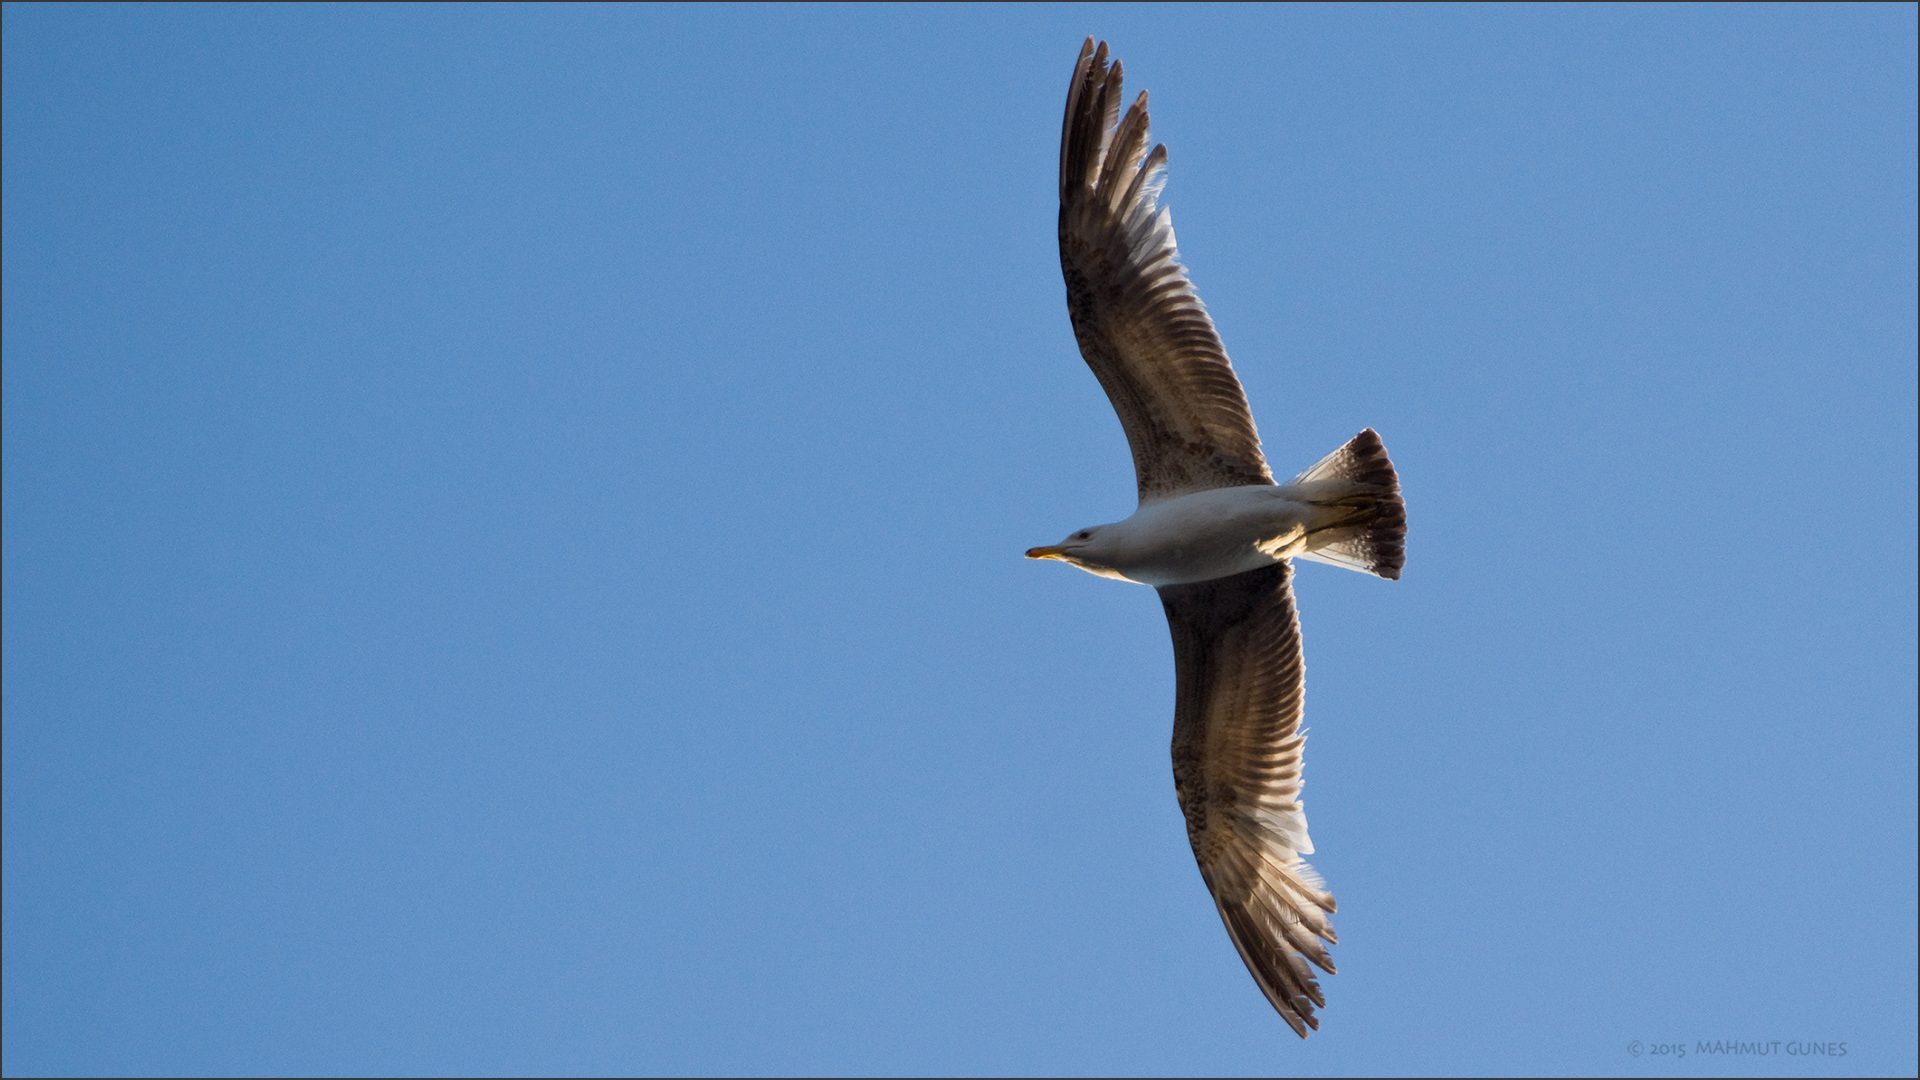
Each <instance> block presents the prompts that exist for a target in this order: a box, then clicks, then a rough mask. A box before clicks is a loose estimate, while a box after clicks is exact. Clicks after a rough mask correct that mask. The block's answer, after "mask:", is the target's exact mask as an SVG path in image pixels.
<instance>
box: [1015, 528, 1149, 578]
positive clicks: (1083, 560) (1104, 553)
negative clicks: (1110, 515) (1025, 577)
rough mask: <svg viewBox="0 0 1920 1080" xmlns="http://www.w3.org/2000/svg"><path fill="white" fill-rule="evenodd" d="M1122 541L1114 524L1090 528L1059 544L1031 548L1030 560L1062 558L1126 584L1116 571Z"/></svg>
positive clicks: (1083, 568)
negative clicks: (1115, 565)
mask: <svg viewBox="0 0 1920 1080" xmlns="http://www.w3.org/2000/svg"><path fill="white" fill-rule="evenodd" d="M1119 539H1120V538H1119V536H1117V535H1116V534H1115V531H1114V527H1113V526H1111V525H1090V526H1088V527H1087V528H1084V529H1081V530H1080V531H1078V532H1076V533H1074V534H1073V535H1072V536H1069V537H1067V538H1066V539H1065V540H1062V541H1060V542H1059V543H1057V544H1053V545H1050V546H1048V547H1037V548H1028V549H1027V558H1029V559H1058V560H1060V561H1061V562H1063V563H1067V564H1069V565H1071V566H1077V567H1079V568H1080V569H1082V570H1085V571H1086V572H1087V573H1089V574H1098V575H1100V576H1101V577H1110V578H1120V580H1122V581H1125V580H1127V579H1126V578H1124V577H1122V576H1121V574H1120V572H1119V571H1118V570H1115V569H1114V564H1115V563H1116V562H1117V561H1118V558H1119V555H1120V551H1119V548H1120V544H1119Z"/></svg>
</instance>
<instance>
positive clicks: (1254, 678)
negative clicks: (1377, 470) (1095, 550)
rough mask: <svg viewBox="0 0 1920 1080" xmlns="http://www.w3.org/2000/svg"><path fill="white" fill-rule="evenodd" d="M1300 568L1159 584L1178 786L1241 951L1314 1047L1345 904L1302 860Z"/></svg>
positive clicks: (1307, 847) (1305, 846) (1191, 832)
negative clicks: (1296, 581) (1334, 918)
mask: <svg viewBox="0 0 1920 1080" xmlns="http://www.w3.org/2000/svg"><path fill="white" fill-rule="evenodd" d="M1292 574H1293V571H1292V568H1291V566H1290V564H1288V563H1284V562H1281V563H1275V564H1274V565H1272V566H1267V567H1262V568H1261V569H1258V570H1250V571H1248V572H1247V573H1244V574H1236V575H1234V576H1233V577H1226V578H1218V579H1216V580H1213V581H1202V582H1198V583H1195V584H1192V585H1170V586H1165V587H1163V588H1161V589H1160V601H1161V603H1162V604H1163V605H1165V607H1166V609H1167V625H1168V626H1169V627H1170V628H1171V630H1172V631H1173V656H1174V670H1175V672H1176V678H1177V682H1176V686H1177V690H1176V703H1175V706H1174V714H1173V785H1174V790H1175V792H1177V793H1178V794H1179V796H1180V809H1181V811H1182V812H1184V813H1185V814H1186V817H1187V839H1188V840H1189V841H1191V842H1192V844H1193V855H1194V858H1195V859H1196V860H1198V861H1199V863H1200V876H1201V877H1202V878H1205V879H1206V882H1207V888H1208V889H1210V890H1212V892H1213V902H1214V906H1215V907H1217V908H1219V910H1220V918H1221V920H1222V921H1224V922H1225V923H1226V924H1227V933H1228V934H1229V935H1230V936H1231V937H1232V938H1233V946H1234V948H1236V949H1238V950H1240V958H1241V959H1242V960H1245V961H1246V963H1247V970H1248V971H1250V972H1252V973H1253V979H1254V981H1255V982H1257V983H1259V984H1260V989H1261V990H1262V991H1263V992H1264V993H1265V994H1266V995H1267V1000H1268V1001H1270V1002H1272V1003H1273V1007H1274V1008H1275V1009H1278V1010H1279V1011H1280V1015H1281V1017H1282V1018H1283V1019H1285V1020H1286V1022H1287V1023H1288V1024H1289V1025H1291V1026H1292V1028H1293V1030H1294V1031H1296V1032H1298V1033H1299V1034H1300V1037H1301V1038H1306V1035H1307V1029H1308V1028H1318V1027H1319V1026H1320V1023H1319V1021H1317V1020H1315V1019H1314V1017H1313V1009H1314V1006H1316V1005H1318V1006H1322V1007H1324V1006H1325V1005H1326V1003H1327V1001H1326V998H1325V997H1323V996H1321V993H1320V984H1319V983H1318V982H1317V981H1316V980H1315V978H1314V974H1313V969H1312V968H1310V967H1308V966H1307V962H1308V961H1309V960H1311V961H1312V962H1313V963H1314V964H1316V965H1318V966H1319V967H1320V968H1321V969H1322V970H1323V971H1325V972H1327V973H1328V974H1329V975H1331V974H1332V973H1333V961H1332V960H1331V959H1330V958H1329V957H1328V956H1327V944H1330V943H1332V942H1334V941H1335V940H1336V939H1335V937H1334V933H1333V927H1332V926H1331V925H1330V924H1329V923H1328V921H1327V915H1328V914H1329V913H1331V912H1332V911H1333V909H1334V904H1333V896H1332V894H1330V893H1328V892H1327V891H1326V890H1325V889H1324V888H1322V885H1323V883H1322V882H1321V880H1320V876H1319V875H1318V874H1316V873H1314V872H1313V868H1312V867H1310V866H1308V865H1307V864H1306V863H1305V862H1303V861H1302V860H1301V859H1300V856H1301V855H1302V854H1306V853H1310V852H1312V851H1313V842H1312V841H1310V840H1308V839H1307V816H1306V812H1305V811H1304V810H1303V809H1302V808H1301V805H1300V751H1301V746H1302V744H1303V743H1305V741H1306V736H1305V735H1304V734H1303V733H1302V732H1301V730H1300V703H1301V660H1300V621H1299V619H1298V618H1297V617H1296V616H1295V614H1294V607H1293V587H1292Z"/></svg>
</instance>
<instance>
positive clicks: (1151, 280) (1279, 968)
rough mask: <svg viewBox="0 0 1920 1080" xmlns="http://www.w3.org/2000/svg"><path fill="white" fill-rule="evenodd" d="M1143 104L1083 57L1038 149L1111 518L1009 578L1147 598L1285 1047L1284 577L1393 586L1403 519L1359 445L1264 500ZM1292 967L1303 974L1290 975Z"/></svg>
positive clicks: (1288, 978) (1316, 904)
mask: <svg viewBox="0 0 1920 1080" xmlns="http://www.w3.org/2000/svg"><path fill="white" fill-rule="evenodd" d="M1148 141H1149V139H1148V133H1147V95H1146V94H1145V93H1144V92H1142V93H1141V95H1140V96H1139V98H1138V99H1136V100H1135V101H1134V102H1133V105H1132V107H1130V108H1129V109H1128V110H1127V114H1126V116H1125V117H1124V118H1122V117H1121V116H1120V62H1119V61H1118V60H1115V61H1113V62H1112V63H1111V64H1109V63H1108V62H1107V45H1106V43H1105V42H1101V43H1100V45H1099V47H1098V48H1097V49H1096V48H1095V47H1094V43H1093V39H1092V38H1088V39H1087V42H1086V44H1085V45H1083V46H1082V47H1081V49H1080V59H1079V61H1078V62H1077V63H1076V64H1075V65H1074V69H1073V82H1072V83H1071V84H1069V86H1068V89H1067V115H1066V120H1065V122H1064V123H1063V124H1062V126H1061V131H1060V269H1061V272H1062V273H1063V274H1064V275H1065V276H1066V283H1067V314H1068V315H1069V316H1070V317H1071V318H1072V320H1073V336H1074V338H1075V339H1076V340H1077V341H1078V342H1079V344H1080V355H1081V356H1082V357H1084V358H1085V359H1086V361H1087V366H1088V367H1090V368H1092V369H1093V374H1094V377H1095V378H1097V379H1099V380H1100V386H1101V388H1102V389H1104V390H1106V392H1107V398H1108V399H1109V400H1110V401H1112V402H1113V410H1114V412H1116V413H1118V414H1119V417H1120V426H1121V427H1122V428H1124V429H1125V430H1126V434H1127V445H1128V447H1129V448H1131V449H1132V451H1133V468H1134V475H1135V478H1136V479H1137V480H1138V482H1139V494H1140V505H1139V508H1138V509H1137V510H1135V511H1134V514H1133V516H1132V517H1130V518H1127V519H1126V520H1125V521H1119V522H1115V523H1113V524H1110V525H1094V526H1090V527H1088V528H1085V529H1081V530H1079V531H1077V532H1075V533H1073V534H1072V535H1070V536H1068V537H1067V538H1066V539H1065V540H1062V541H1060V542H1059V543H1058V544H1052V545H1048V546H1045V547H1036V548H1031V549H1029V550H1028V551H1027V557H1028V558H1030V559H1057V560H1059V561H1060V562H1064V563H1067V564H1069V565H1071V566H1077V567H1079V568H1080V569H1082V570H1085V571H1087V572H1088V573H1092V574H1098V575H1100V576H1101V577H1109V578H1117V579H1119V580H1122V581H1135V582H1140V583H1142V584H1145V585H1151V586H1153V587H1154V588H1155V589H1157V590H1158V591H1159V593H1160V602H1161V604H1162V606H1164V607H1165V608H1166V612H1167V626H1168V628H1169V629H1170V630H1171V631H1172V634H1173V661H1174V672H1175V691H1174V710H1173V787H1174V793H1175V795H1176V796H1178V798H1179V800H1180V810H1181V812H1182V813H1183V814H1185V815H1186V821H1187V839H1188V840H1189V841H1190V842H1191V843H1192V844H1193V855H1194V858H1195V860H1196V861H1198V862H1199V864H1200V876H1201V878H1202V879H1204V880H1205V881H1206V883H1207V889H1208V890H1209V891H1210V892H1212V894H1213V902H1214V906H1215V907H1216V908H1217V909H1218V910H1219V912H1220V918H1221V921H1223V922H1224V923H1226V926H1227V935H1228V936H1229V937H1230V938H1232V939H1233V947H1234V948H1235V949H1237V950H1238V951H1239V953H1240V959H1242V960H1244V961H1245V962H1246V965H1247V970H1248V971H1249V972H1251V973H1252V974H1253V980H1254V982H1255V983H1257V984H1259V986H1260V991H1261V993H1263V994H1265V995H1266V996H1267V1000H1268V1001H1269V1002H1271V1003H1272V1005H1273V1007H1274V1009H1276V1010H1277V1011H1278V1012H1279V1013H1280V1016H1281V1018H1282V1019H1284V1020H1285V1021H1286V1022H1287V1024H1288V1026H1290V1027H1292V1028H1293V1030H1294V1032H1295V1033H1296V1034H1298V1035H1299V1036H1300V1037H1301V1038H1303V1039H1304V1038H1306V1037H1307V1030H1308V1029H1309V1028H1312V1029H1314V1030H1318V1029H1319V1027H1320V1022H1319V1021H1318V1020H1317V1019H1316V1018H1315V1017H1314V1014H1313V1011H1314V1008H1315V1007H1316V1006H1317V1007H1320V1008H1325V1007H1326V1003H1327V1002H1326V997H1325V996H1324V995H1323V994H1322V993H1321V991H1320V984H1319V980H1318V979H1317V977H1316V976H1315V975H1314V972H1313V967H1318V968H1320V970H1322V971H1324V972H1326V973H1327V974H1329V975H1331V974H1333V971H1334V967H1333V961H1332V959H1331V958H1330V957H1329V956H1328V955H1327V946H1328V945H1331V944H1333V943H1334V942H1335V941H1336V940H1337V939H1336V938H1335V936H1334V932H1333V926H1332V924H1331V923H1330V922H1329V920H1328V917H1329V916H1330V915H1332V914H1333V910H1334V902H1333V894H1331V893H1329V892H1328V891H1327V890H1326V884H1325V882H1324V881H1322V880H1321V878H1320V875H1319V874H1317V873H1315V872H1314V870H1313V868H1312V867H1311V866H1309V865H1307V863H1306V862H1305V861H1304V860H1302V859H1301V856H1302V855H1307V854H1311V853H1312V852H1313V841H1311V840H1309V839H1308V838H1307V818H1306V812H1305V810H1304V809H1303V808H1302V805H1301V802H1300V785H1301V779H1300V755H1301V749H1302V747H1303V745H1304V744H1305V740H1306V735H1305V732H1304V730H1303V729H1302V728H1301V726H1300V715H1301V675H1302V663H1301V651H1300V620H1299V618H1298V616H1297V614H1296V613H1295V611H1294V605H1293V587H1292V576H1293V569H1292V560H1294V559H1295V558H1301V559H1311V560H1313V561H1315V562H1323V563H1331V564H1333V565H1335V566H1344V567H1347V568H1349V569H1353V570H1359V571H1361V572H1363V573H1367V574H1372V575H1374V576H1375V577H1382V578H1387V579H1389V580H1392V579H1397V578H1399V576H1400V568H1401V566H1402V565H1403V564H1404V562H1405V561H1406V557H1405V540H1406V533H1407V515H1406V506H1405V504H1404V503H1403V502H1402V501H1401V498H1400V481H1399V477H1398V476H1397V475H1396V474H1395V472H1394V468H1393V462H1392V461H1391V460H1389V459H1388V457H1387V450H1386V447H1385V446H1384V445H1383V444H1382V443H1381V441H1380V436H1379V435H1377V434H1375V433H1374V431H1373V429H1372V428H1368V429H1366V430H1365V431H1362V432H1361V433H1360V434H1358V435H1356V436H1354V438H1353V439H1352V440H1351V441H1349V442H1348V443H1347V444H1346V445H1345V446H1342V447H1341V448H1340V449H1338V450H1335V451H1334V452H1333V453H1331V454H1328V455H1327V456H1326V457H1325V458H1322V459H1321V460H1320V462H1319V463H1318V464H1316V465H1314V466H1313V467H1312V468H1310V469H1308V470H1306V471H1305V472H1303V473H1301V474H1300V475H1298V476H1296V477H1294V478H1293V479H1292V480H1289V481H1287V482H1286V483H1284V484H1281V483H1276V482H1275V481H1274V479H1273V474H1272V473H1271V472H1269V471H1268V470H1267V462H1266V458H1265V457H1264V456H1262V455H1261V453H1260V437H1259V435H1258V433H1256V432H1255V431H1254V427H1253V414H1252V412H1251V410H1249V409H1248V407H1247V395H1246V392H1245V391H1244V390H1242V389H1241V387H1240V380H1239V379H1238V378H1237V377H1235V375H1234V373H1233V365H1232V364H1231V363H1229V362H1228V360H1227V353H1226V349H1225V348H1224V347H1223V346H1222V345H1221V344H1220V337H1219V335H1218V334H1217V333H1215V332H1214V327H1213V320H1212V319H1211V318H1209V317H1208V316H1207V309H1206V306H1205V305H1204V304H1202V303H1201V302H1200V297H1199V296H1198V295H1196V294H1195V293H1194V291H1193V285H1192V283H1191V282H1190V281H1189V280H1188V279H1187V274H1186V269H1185V267H1183V266H1182V265H1181V263H1180V253H1179V250H1178V249H1177V248H1176V247H1175V246H1174V241H1173V224H1172V219H1171V218H1170V216H1169V215H1168V213H1167V211H1166V210H1165V209H1163V208H1161V207H1160V206H1159V197H1160V191H1161V189H1162V188H1163V187H1164V186H1165V184H1166V168H1167V148H1166V147H1165V146H1164V145H1161V146H1155V147H1154V148H1153V150H1152V151H1151V152H1150V153H1149V152H1146V147H1147V143H1148ZM1310 963H1311V965H1312V966H1309V964H1310Z"/></svg>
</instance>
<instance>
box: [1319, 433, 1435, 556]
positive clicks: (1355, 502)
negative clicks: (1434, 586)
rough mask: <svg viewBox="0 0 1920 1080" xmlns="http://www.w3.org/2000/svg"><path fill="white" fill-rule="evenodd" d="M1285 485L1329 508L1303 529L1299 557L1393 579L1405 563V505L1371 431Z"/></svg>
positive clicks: (1397, 479)
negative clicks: (1322, 521) (1324, 518)
mask: <svg viewBox="0 0 1920 1080" xmlns="http://www.w3.org/2000/svg"><path fill="white" fill-rule="evenodd" d="M1291 483H1292V486H1294V487H1298V488H1301V489H1302V493H1303V494H1304V495H1306V496H1307V501H1309V502H1312V503H1314V504H1315V505H1320V506H1325V507H1327V508H1328V510H1329V514H1328V523H1327V524H1326V525H1324V526H1321V527H1318V528H1315V529H1312V530H1310V531H1309V532H1308V534H1307V551H1306V552H1305V553H1304V554H1303V555H1301V558H1303V559H1312V560H1313V561H1315V562H1323V563H1330V564H1332V565H1334V566H1344V567H1346V568H1348V569H1349V570H1358V571H1360V572H1362V573H1366V574H1372V575H1374V576H1375V577H1383V578H1387V579H1388V580H1390V581H1391V580H1398V579H1399V577H1400V570H1401V568H1402V567H1404V566H1405V565H1406V562H1407V504H1406V502H1405V501H1404V500H1402V499H1401V497H1400V476H1399V474H1398V473H1396V472H1394V469H1393V462H1392V460H1391V459H1389V458H1388V457H1387V448H1386V446H1385V444H1383V443H1382V442H1381V441H1380V436H1379V434H1378V433H1377V432H1375V431H1374V430H1373V429H1372V428H1368V429H1366V430H1365V431H1362V432H1361V433H1360V434H1358V435H1355V436H1354V437H1353V439H1352V440H1351V441H1349V442H1348V443H1347V445H1345V446H1343V447H1341V448H1340V449H1338V450H1335V451H1334V452H1333V453H1331V454H1328V455H1327V456H1326V457H1324V458H1321V459H1320V461H1319V463H1318V464H1316V465H1314V466H1313V468H1311V469H1308V470H1307V471H1306V472H1303V473H1301V474H1300V475H1299V476H1296V477H1294V478H1293V480H1292V482H1291Z"/></svg>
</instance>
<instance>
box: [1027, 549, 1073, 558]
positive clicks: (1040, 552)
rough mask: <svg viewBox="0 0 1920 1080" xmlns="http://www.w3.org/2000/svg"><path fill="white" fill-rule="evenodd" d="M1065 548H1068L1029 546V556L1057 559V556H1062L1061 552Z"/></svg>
mask: <svg viewBox="0 0 1920 1080" xmlns="http://www.w3.org/2000/svg"><path fill="white" fill-rule="evenodd" d="M1065 550H1067V549H1066V548H1059V547H1037V548H1028V549H1027V558H1029V559H1057V558H1059V557H1060V553H1061V552H1063V551H1065Z"/></svg>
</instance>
